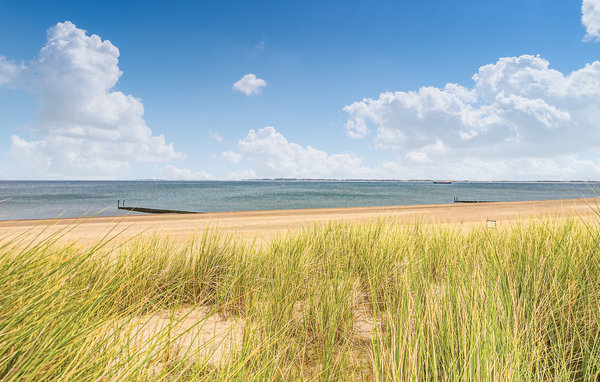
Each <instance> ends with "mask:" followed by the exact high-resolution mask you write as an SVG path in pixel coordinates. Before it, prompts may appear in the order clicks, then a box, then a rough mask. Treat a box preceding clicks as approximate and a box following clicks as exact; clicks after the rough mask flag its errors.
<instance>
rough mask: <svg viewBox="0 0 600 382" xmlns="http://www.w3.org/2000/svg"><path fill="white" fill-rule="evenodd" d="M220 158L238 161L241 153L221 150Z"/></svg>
mask: <svg viewBox="0 0 600 382" xmlns="http://www.w3.org/2000/svg"><path fill="white" fill-rule="evenodd" d="M221 158H223V159H225V160H226V161H227V162H229V163H233V164H235V163H238V162H239V161H241V160H242V155H241V154H240V153H236V152H235V151H223V152H222V153H221Z"/></svg>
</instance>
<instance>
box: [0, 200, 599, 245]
mask: <svg viewBox="0 0 600 382" xmlns="http://www.w3.org/2000/svg"><path fill="white" fill-rule="evenodd" d="M599 201H600V199H598V198H586V199H560V200H540V201H519V202H494V203H472V204H471V203H465V204H463V203H455V204H430V205H412V206H385V207H381V206H377V207H348V208H317V209H290V210H263V211H239V212H210V213H204V214H191V215H180V214H156V215H153V214H148V215H135V216H134V215H132V216H112V217H111V216H102V217H88V218H79V219H74V218H65V219H38V220H8V221H2V222H0V236H2V237H3V238H13V237H16V236H18V235H22V234H26V233H29V234H34V235H37V234H39V233H40V232H41V231H42V229H44V234H43V235H42V237H46V236H48V235H52V234H54V233H55V232H57V231H58V230H62V232H61V241H67V242H79V243H82V244H89V243H93V242H95V241H97V240H99V239H101V238H102V237H104V236H105V235H106V234H107V233H109V232H112V234H113V235H114V234H115V233H117V232H118V233H119V234H118V236H117V238H116V240H118V241H120V240H126V239H129V238H131V237H134V236H137V235H152V234H159V235H167V236H169V237H170V238H172V239H178V240H186V239H189V238H190V237H192V236H193V235H198V234H202V233H203V232H205V231H206V230H207V229H209V230H218V231H219V232H222V233H225V234H231V235H233V236H234V237H235V238H238V239H243V240H248V241H257V242H258V243H265V242H268V241H270V240H271V239H272V238H274V237H277V236H278V235H283V234H287V233H293V232H295V231H297V230H299V229H301V228H303V227H310V226H312V225H314V224H325V223H327V222H330V221H341V222H349V223H367V222H375V221H377V220H381V219H383V220H389V221H393V222H396V223H400V224H408V223H415V222H420V223H423V224H449V225H454V226H458V227H461V228H464V229H470V228H472V227H474V226H477V225H484V224H485V223H486V221H487V220H494V221H495V222H496V225H497V227H502V226H506V225H510V224H516V223H517V222H526V221H531V220H532V219H533V220H539V219H540V218H564V217H567V216H578V217H581V218H584V219H593V218H594V217H595V216H596V213H597V212H598V209H599V208H598V202H599Z"/></svg>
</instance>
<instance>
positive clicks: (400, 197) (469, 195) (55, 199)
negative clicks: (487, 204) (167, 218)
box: [0, 181, 600, 220]
mask: <svg viewBox="0 0 600 382" xmlns="http://www.w3.org/2000/svg"><path fill="white" fill-rule="evenodd" d="M597 190H598V192H600V184H598V183H594V182H581V183H575V182H568V183H545V182H544V183H487V182H486V183H473V182H454V183H453V184H448V185H437V184H433V183H431V182H395V181H394V182H392V181H385V182H381V181H372V182H371V181H369V182H354V181H240V182H216V181H202V182H174V181H98V182H96V181H0V200H2V202H0V220H6V219H39V218H55V217H59V216H60V217H80V216H84V215H105V216H106V215H125V214H132V213H131V212H128V211H122V210H118V209H117V200H119V199H120V200H125V203H126V204H127V205H128V206H138V207H151V208H164V209H175V210H188V211H206V212H208V211H242V210H270V209H293V208H319V207H360V206H385V205H407V204H432V203H453V200H454V197H458V198H460V199H474V200H492V201H516V200H543V199H563V198H582V197H590V196H596V195H597V193H596V191H597Z"/></svg>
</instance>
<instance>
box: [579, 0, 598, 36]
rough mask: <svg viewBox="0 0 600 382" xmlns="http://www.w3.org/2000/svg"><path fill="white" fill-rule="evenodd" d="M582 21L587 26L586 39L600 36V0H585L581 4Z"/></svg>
mask: <svg viewBox="0 0 600 382" xmlns="http://www.w3.org/2000/svg"><path fill="white" fill-rule="evenodd" d="M581 23H582V24H583V26H584V27H585V31H586V34H585V40H588V41H590V40H598V39H599V38H600V0H583V3H582V4H581Z"/></svg>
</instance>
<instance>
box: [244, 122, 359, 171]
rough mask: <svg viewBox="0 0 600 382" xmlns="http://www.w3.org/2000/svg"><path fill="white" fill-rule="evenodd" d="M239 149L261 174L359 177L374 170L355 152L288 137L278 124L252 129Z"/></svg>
mask: <svg viewBox="0 0 600 382" xmlns="http://www.w3.org/2000/svg"><path fill="white" fill-rule="evenodd" d="M237 146H238V150H239V151H240V153H241V154H242V155H243V156H244V157H247V158H249V159H250V160H251V161H252V162H253V163H254V171H255V174H256V175H257V176H259V177H285V178H338V177H340V178H358V177H362V176H365V175H367V174H368V173H370V171H368V169H366V168H365V167H364V166H363V165H362V160H361V159H360V158H359V157H357V156H356V155H354V154H353V153H342V154H331V155H330V154H328V153H327V152H325V151H322V150H318V149H315V148H313V147H311V146H306V147H302V146H300V145H299V144H297V143H292V142H288V140H287V139H286V138H285V137H284V136H283V135H282V134H281V133H279V132H277V130H275V128H273V127H270V126H268V127H265V128H262V129H259V130H258V131H255V130H250V131H249V132H248V135H247V136H246V138H244V139H241V140H239V141H238V144H237Z"/></svg>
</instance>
